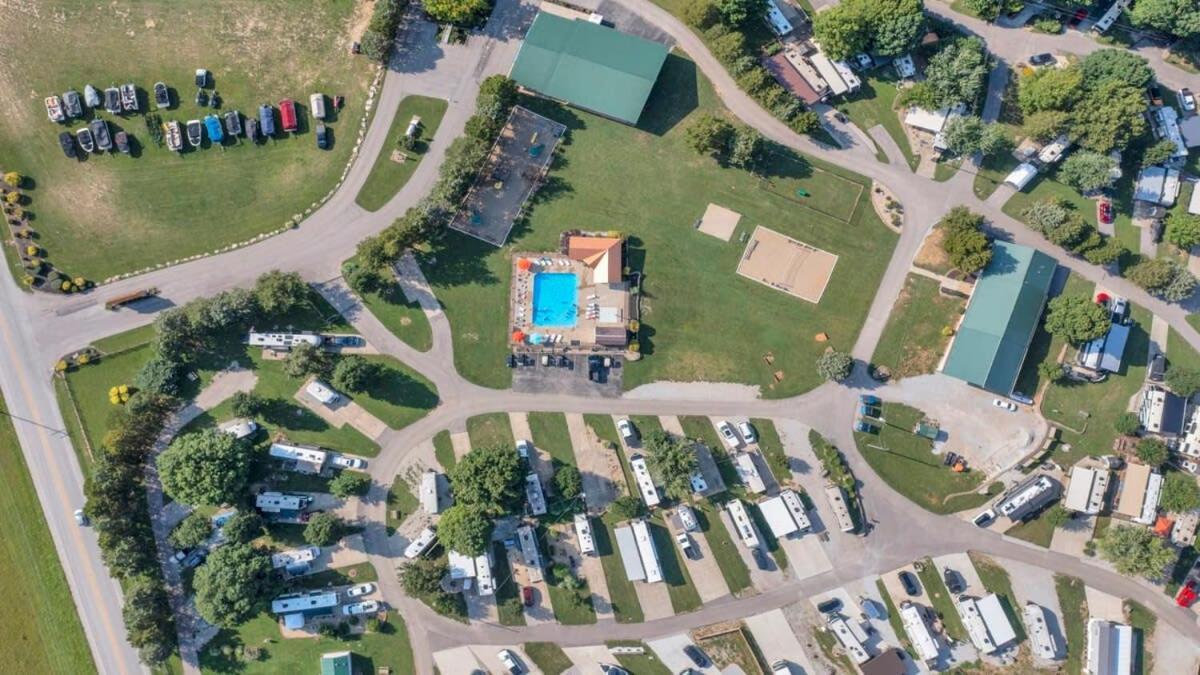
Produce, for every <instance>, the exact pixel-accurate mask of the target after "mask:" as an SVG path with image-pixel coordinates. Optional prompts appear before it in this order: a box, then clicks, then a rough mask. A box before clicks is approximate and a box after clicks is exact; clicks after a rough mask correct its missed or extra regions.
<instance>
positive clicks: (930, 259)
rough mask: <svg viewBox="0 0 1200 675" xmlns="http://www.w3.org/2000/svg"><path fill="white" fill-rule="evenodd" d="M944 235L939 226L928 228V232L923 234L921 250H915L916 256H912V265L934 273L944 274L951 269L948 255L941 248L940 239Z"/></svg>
mask: <svg viewBox="0 0 1200 675" xmlns="http://www.w3.org/2000/svg"><path fill="white" fill-rule="evenodd" d="M945 236H946V233H945V232H944V231H943V230H942V228H940V227H935V228H933V229H932V230H930V231H929V234H927V235H925V241H924V242H923V243H922V244H921V250H919V251H917V255H916V257H915V258H913V265H915V266H917V267H920V268H921V269H926V270H929V271H930V272H933V273H935V274H946V273H948V272H949V271H950V270H951V269H953V266H952V265H951V264H950V258H949V256H947V255H946V252H945V251H943V250H942V239H944V238H945Z"/></svg>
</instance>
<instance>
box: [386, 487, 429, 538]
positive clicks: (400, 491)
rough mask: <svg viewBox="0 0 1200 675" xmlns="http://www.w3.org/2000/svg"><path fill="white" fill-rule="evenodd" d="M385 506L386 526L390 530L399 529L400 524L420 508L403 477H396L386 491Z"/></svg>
mask: <svg viewBox="0 0 1200 675" xmlns="http://www.w3.org/2000/svg"><path fill="white" fill-rule="evenodd" d="M387 506H388V508H387V526H388V528H390V529H392V530H395V528H397V527H400V523H402V522H404V519H405V518H407V517H408V516H409V515H410V514H413V513H416V512H417V509H419V508H421V503H420V502H419V501H417V497H416V495H414V494H413V493H412V488H410V487H409V486H408V482H407V481H406V480H405V476H403V475H397V476H396V479H395V480H393V481H392V487H391V488H390V489H389V490H388V496H387ZM397 511H399V512H400V513H399V516H397V514H396V512H397Z"/></svg>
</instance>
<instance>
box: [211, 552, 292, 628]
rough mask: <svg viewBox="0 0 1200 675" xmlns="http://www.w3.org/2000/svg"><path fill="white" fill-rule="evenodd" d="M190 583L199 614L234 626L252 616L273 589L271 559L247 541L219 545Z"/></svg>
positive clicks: (215, 621) (224, 624)
mask: <svg viewBox="0 0 1200 675" xmlns="http://www.w3.org/2000/svg"><path fill="white" fill-rule="evenodd" d="M192 587H193V588H194V589H195V592H196V610H197V611H198V612H199V613H200V616H202V617H204V620H205V621H208V622H209V623H211V624H214V625H216V626H221V627H223V628H233V627H235V626H237V625H238V624H240V623H242V622H244V621H246V620H247V619H249V618H250V617H252V616H254V614H256V613H257V612H258V609H259V606H260V604H261V603H262V601H263V600H264V599H266V598H267V597H269V595H270V594H271V592H272V591H273V590H274V583H273V582H272V581H271V559H270V557H268V556H267V555H266V554H265V553H262V552H260V551H258V550H256V549H254V548H252V547H251V546H249V545H248V544H226V545H225V546H220V547H218V548H216V549H215V550H214V551H213V552H212V554H211V555H209V556H208V560H207V562H205V563H204V564H203V565H201V566H200V567H199V568H198V569H197V570H196V576H195V578H194V579H193V581H192Z"/></svg>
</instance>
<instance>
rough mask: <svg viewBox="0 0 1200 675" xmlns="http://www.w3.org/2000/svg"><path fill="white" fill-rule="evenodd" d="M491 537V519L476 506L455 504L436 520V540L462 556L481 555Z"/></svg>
mask: <svg viewBox="0 0 1200 675" xmlns="http://www.w3.org/2000/svg"><path fill="white" fill-rule="evenodd" d="M491 537H492V518H491V517H490V516H489V515H488V514H487V513H486V512H484V510H483V509H481V508H479V507H477V506H473V505H470V504H455V505H454V506H451V507H450V508H448V509H446V510H445V511H444V512H443V513H442V517H441V518H440V519H439V520H438V539H439V540H440V541H441V542H442V545H443V546H445V547H446V548H448V549H450V550H452V551H458V552H459V553H462V554H463V555H470V556H477V555H482V554H483V552H484V551H486V550H487V547H488V542H490V541H491Z"/></svg>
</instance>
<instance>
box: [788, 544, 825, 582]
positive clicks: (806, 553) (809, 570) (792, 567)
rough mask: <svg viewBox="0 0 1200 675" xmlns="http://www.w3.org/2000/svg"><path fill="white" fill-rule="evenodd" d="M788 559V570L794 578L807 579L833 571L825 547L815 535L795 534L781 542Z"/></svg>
mask: <svg viewBox="0 0 1200 675" xmlns="http://www.w3.org/2000/svg"><path fill="white" fill-rule="evenodd" d="M779 545H780V546H782V547H783V551H784V553H787V557H788V570H789V571H790V573H791V575H792V577H793V578H796V579H807V578H809V577H815V576H817V575H818V574H824V573H825V572H828V571H829V570H831V569H833V563H832V562H830V560H829V556H828V555H826V553H825V547H823V546H821V541H820V539H818V537H817V536H816V535H814V534H805V535H804V536H803V537H797V536H796V535H795V534H793V535H791V536H788V537H784V538H783V539H780V540H779Z"/></svg>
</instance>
